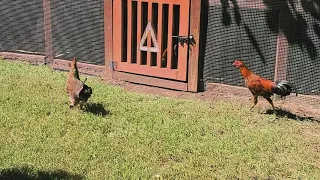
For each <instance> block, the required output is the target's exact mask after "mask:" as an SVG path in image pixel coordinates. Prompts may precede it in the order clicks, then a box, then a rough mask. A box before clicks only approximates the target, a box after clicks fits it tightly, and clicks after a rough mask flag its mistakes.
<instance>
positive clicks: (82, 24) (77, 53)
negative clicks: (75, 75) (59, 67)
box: [51, 0, 104, 65]
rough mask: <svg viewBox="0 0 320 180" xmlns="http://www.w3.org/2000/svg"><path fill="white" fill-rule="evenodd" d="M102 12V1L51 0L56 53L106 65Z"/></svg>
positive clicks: (81, 60)
mask: <svg viewBox="0 0 320 180" xmlns="http://www.w3.org/2000/svg"><path fill="white" fill-rule="evenodd" d="M103 12H104V11H103V0H98V1H97V0H78V1H74V0H64V1H61V0H51V21H52V43H53V52H54V54H55V55H59V54H64V55H63V56H61V57H59V58H62V59H71V58H73V57H76V58H77V60H78V61H80V62H85V63H91V64H97V65H103V64H104V29H103V27H104V24H103V23H104V21H103Z"/></svg>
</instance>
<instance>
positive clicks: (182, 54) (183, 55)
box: [177, 1, 200, 81]
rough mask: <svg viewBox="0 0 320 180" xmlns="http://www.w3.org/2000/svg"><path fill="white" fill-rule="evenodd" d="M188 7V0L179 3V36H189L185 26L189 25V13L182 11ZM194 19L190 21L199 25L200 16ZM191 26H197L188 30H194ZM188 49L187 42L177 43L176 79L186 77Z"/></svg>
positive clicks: (184, 78)
mask: <svg viewBox="0 0 320 180" xmlns="http://www.w3.org/2000/svg"><path fill="white" fill-rule="evenodd" d="M192 6H193V7H195V6H196V7H199V6H198V5H192ZM189 8H190V5H189V1H186V2H184V3H181V4H180V20H179V22H180V24H179V35H181V36H189V32H188V28H186V27H188V26H189V14H188V13H185V12H184V11H183V10H184V9H189ZM198 10H199V11H200V8H199V9H197V11H198ZM189 13H190V12H189ZM199 13H200V12H199ZM194 21H195V22H192V23H194V24H196V25H197V26H199V25H200V18H199V19H195V20H194ZM190 22H191V21H190ZM193 28H198V27H192V28H190V31H193V30H194V29H193ZM191 34H192V33H191ZM188 51H189V49H188V45H187V44H185V45H184V47H182V46H181V45H180V44H179V56H178V75H177V79H179V80H184V81H185V80H186V79H187V60H188Z"/></svg>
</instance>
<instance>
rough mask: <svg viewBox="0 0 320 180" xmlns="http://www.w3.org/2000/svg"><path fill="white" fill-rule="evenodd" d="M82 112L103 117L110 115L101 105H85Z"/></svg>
mask: <svg viewBox="0 0 320 180" xmlns="http://www.w3.org/2000/svg"><path fill="white" fill-rule="evenodd" d="M84 112H88V113H92V114H94V115H97V116H103V117H105V116H107V115H110V111H109V110H106V109H105V108H104V106H103V105H102V104H101V103H87V104H86V105H85V108H84Z"/></svg>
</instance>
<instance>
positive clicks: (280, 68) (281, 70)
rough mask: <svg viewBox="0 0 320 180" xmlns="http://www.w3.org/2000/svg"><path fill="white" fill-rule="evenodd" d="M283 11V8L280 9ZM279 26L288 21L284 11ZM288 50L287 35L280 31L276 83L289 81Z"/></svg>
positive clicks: (280, 15)
mask: <svg viewBox="0 0 320 180" xmlns="http://www.w3.org/2000/svg"><path fill="white" fill-rule="evenodd" d="M280 9H281V8H280ZM279 13H280V14H279V25H278V26H280V24H281V23H283V21H286V18H285V17H286V15H285V14H284V12H283V11H281V10H280V12H279ZM288 49H289V42H288V39H287V37H286V36H285V34H284V33H283V32H282V29H279V33H278V37H277V50H276V63H275V70H274V81H279V80H286V79H287V70H288ZM274 98H275V99H279V98H280V96H278V95H275V96H274Z"/></svg>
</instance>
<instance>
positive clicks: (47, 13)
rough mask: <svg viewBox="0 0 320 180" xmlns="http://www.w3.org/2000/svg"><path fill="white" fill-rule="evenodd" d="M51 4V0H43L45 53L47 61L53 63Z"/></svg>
mask: <svg viewBox="0 0 320 180" xmlns="http://www.w3.org/2000/svg"><path fill="white" fill-rule="evenodd" d="M50 4H51V2H50V0H43V20H44V40H45V54H46V62H45V63H48V64H51V63H52V62H53V47H52V28H51V6H50Z"/></svg>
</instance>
